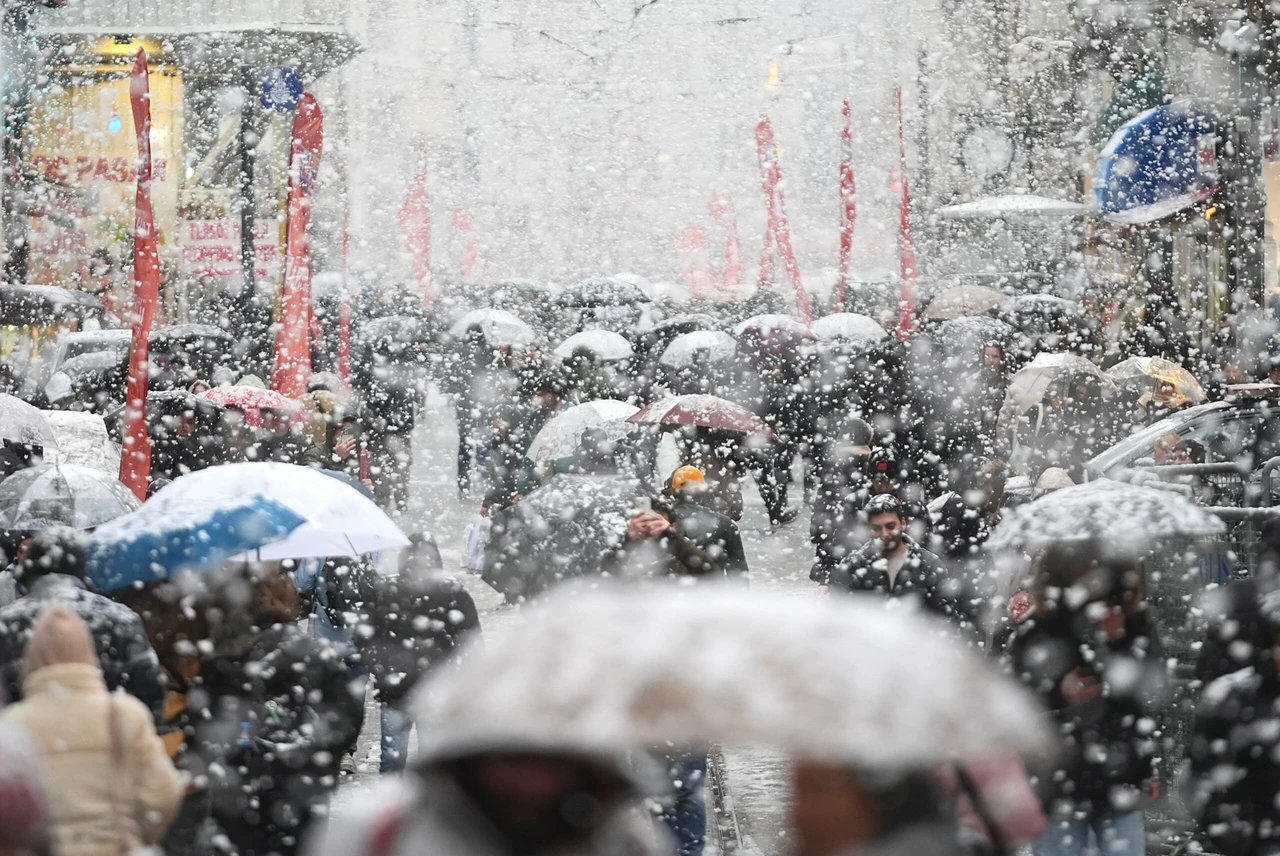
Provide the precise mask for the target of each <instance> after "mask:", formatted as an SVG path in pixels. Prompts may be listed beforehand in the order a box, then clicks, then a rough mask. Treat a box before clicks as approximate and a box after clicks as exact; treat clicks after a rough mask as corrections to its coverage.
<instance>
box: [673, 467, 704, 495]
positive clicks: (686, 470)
mask: <svg viewBox="0 0 1280 856" xmlns="http://www.w3.org/2000/svg"><path fill="white" fill-rule="evenodd" d="M690 482H695V483H697V484H706V483H707V479H706V476H704V475H703V474H702V470H700V469H698V468H697V467H690V466H683V467H681V468H680V469H678V470H676V471H675V472H674V473H672V474H671V489H672V490H684V486H685V485H687V484H689V483H690Z"/></svg>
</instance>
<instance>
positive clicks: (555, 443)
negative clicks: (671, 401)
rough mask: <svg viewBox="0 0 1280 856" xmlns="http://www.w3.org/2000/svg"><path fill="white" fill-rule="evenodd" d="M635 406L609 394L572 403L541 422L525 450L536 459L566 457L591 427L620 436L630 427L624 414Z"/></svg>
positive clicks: (611, 436)
mask: <svg viewBox="0 0 1280 856" xmlns="http://www.w3.org/2000/svg"><path fill="white" fill-rule="evenodd" d="M639 410H640V408H638V407H636V406H635V405H632V404H627V402H625V401H615V400H613V399H609V398H603V399H599V400H597V401H587V402H584V403H582V404H578V405H575V406H574V407H570V408H569V409H568V410H565V411H563V412H562V413H559V414H557V415H556V416H554V417H552V418H551V419H550V420H549V421H548V422H547V424H546V425H543V426H542V430H540V431H539V432H538V436H536V437H534V438H533V442H532V443H530V444H529V451H528V452H526V453H525V454H526V455H527V457H528V458H529V459H530V460H532V461H536V462H538V463H545V462H550V461H554V460H556V459H557V458H565V457H568V456H569V455H572V454H573V453H574V452H576V451H577V450H578V445H579V444H580V443H581V442H582V435H583V434H584V433H585V432H586V431H587V430H588V429H592V428H595V429H598V430H600V431H603V432H604V435H605V437H606V438H607V439H609V440H613V441H617V440H621V439H622V438H623V437H626V436H627V435H628V434H630V433H631V431H632V430H634V428H633V426H632V425H631V424H630V423H628V422H627V417H628V416H632V415H634V414H635V413H638V412H639Z"/></svg>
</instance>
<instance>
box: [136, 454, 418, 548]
mask: <svg viewBox="0 0 1280 856" xmlns="http://www.w3.org/2000/svg"><path fill="white" fill-rule="evenodd" d="M254 496H262V497H266V498H268V499H271V500H274V501H276V502H279V503H281V504H282V505H284V506H285V507H286V508H288V509H289V510H290V511H292V512H293V513H295V514H297V515H298V516H299V517H302V518H303V520H304V523H303V524H302V525H301V526H298V527H297V528H296V529H293V530H292V531H291V532H290V534H289V537H288V538H286V539H283V540H279V541H274V542H272V543H270V544H268V545H266V546H264V547H262V548H261V549H255V550H254V552H253V556H252V558H254V559H258V560H260V561H270V560H273V559H306V558H313V557H317V556H360V555H363V554H365V553H376V552H378V551H379V550H397V549H400V548H401V547H408V546H409V539H408V538H406V537H405V536H404V533H403V532H401V531H400V528H399V527H398V526H396V525H395V523H393V522H391V518H389V517H387V515H386V514H385V513H384V512H383V511H382V509H380V508H378V506H377V505H376V504H375V503H373V502H371V501H370V500H368V499H366V498H365V497H364V496H363V495H361V493H360V491H357V490H356V489H355V488H353V487H351V486H350V485H348V484H346V483H344V482H342V481H339V480H337V479H333V478H330V477H328V476H326V475H325V474H324V472H322V471H321V470H317V469H314V468H312V467H299V466H295V465H293V464H279V463H246V464H223V465H222V466H218V467H209V468H208V469H204V470H197V471H196V472H193V473H188V474H187V475H185V476H182V477H181V478H179V479H175V480H174V481H173V482H172V483H171V484H169V485H167V486H165V487H164V488H161V489H160V490H159V491H158V492H157V493H156V495H155V498H156V499H160V498H164V499H165V500H166V501H177V500H181V499H185V498H186V497H209V498H216V499H221V500H223V501H224V502H226V503H227V504H228V505H236V504H239V503H242V502H243V501H245V500H246V499H247V498H251V497H254Z"/></svg>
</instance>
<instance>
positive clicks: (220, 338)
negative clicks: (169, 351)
mask: <svg viewBox="0 0 1280 856" xmlns="http://www.w3.org/2000/svg"><path fill="white" fill-rule="evenodd" d="M147 340H148V342H150V344H151V346H152V347H157V346H160V345H169V344H173V343H176V342H181V343H183V344H188V343H191V344H197V343H198V344H200V345H201V346H202V347H206V348H211V347H214V344H213V343H216V344H221V345H230V344H231V343H232V342H234V341H235V337H234V336H232V335H231V334H230V333H228V332H227V331H226V330H223V329H222V328H221V327H215V326H213V325H212V324H170V325H169V326H168V327H161V328H160V329H159V330H156V331H155V332H154V333H152V334H151V335H150V336H149V337H147ZM206 342H209V343H211V344H205V343H206Z"/></svg>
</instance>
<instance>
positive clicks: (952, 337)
mask: <svg viewBox="0 0 1280 856" xmlns="http://www.w3.org/2000/svg"><path fill="white" fill-rule="evenodd" d="M1013 337H1014V329H1013V328H1012V327H1010V326H1009V325H1008V324H1006V323H1005V322H1003V321H999V320H997V319H995V318H992V317H990V316H988V315H965V316H964V317H962V318H952V319H951V320H950V321H944V322H942V324H940V325H938V329H937V331H936V332H935V333H934V335H933V339H934V341H936V342H937V343H938V345H939V347H941V348H942V349H943V350H945V351H947V352H948V353H952V354H959V353H964V354H966V355H974V356H976V355H977V354H978V353H981V351H982V349H983V348H985V347H986V346H988V345H999V346H1000V347H1005V346H1007V345H1008V344H1009V342H1011V341H1012V340H1013Z"/></svg>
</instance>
